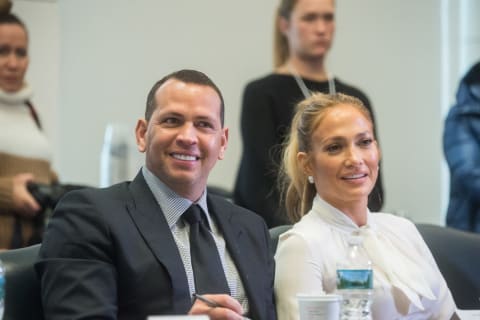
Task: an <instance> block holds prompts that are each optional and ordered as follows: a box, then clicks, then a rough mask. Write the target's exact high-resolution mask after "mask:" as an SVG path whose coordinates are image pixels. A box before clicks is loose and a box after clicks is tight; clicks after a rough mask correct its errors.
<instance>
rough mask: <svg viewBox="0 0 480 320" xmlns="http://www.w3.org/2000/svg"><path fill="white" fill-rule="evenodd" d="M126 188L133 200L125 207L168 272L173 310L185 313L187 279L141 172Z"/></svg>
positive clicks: (166, 227)
mask: <svg viewBox="0 0 480 320" xmlns="http://www.w3.org/2000/svg"><path fill="white" fill-rule="evenodd" d="M129 189H130V192H131V195H132V198H133V199H132V200H131V201H128V202H127V210H128V212H129V214H130V216H131V218H132V220H133V222H134V223H135V225H136V226H137V229H138V231H139V232H140V233H141V235H142V237H143V239H144V240H145V242H146V244H147V246H148V247H149V248H150V249H151V250H152V252H153V254H154V256H155V257H156V258H157V260H158V261H159V262H160V263H161V264H162V265H163V266H164V267H165V268H166V269H167V271H168V274H169V275H170V278H171V280H172V283H171V285H172V291H173V292H172V293H173V299H172V302H173V309H174V310H177V311H178V312H182V313H183V312H186V310H189V309H190V307H191V299H190V291H189V288H188V280H187V276H186V274H185V272H179V271H180V270H184V266H183V262H182V259H181V257H180V254H179V252H178V248H177V245H176V243H175V240H174V238H173V235H172V232H171V230H170V228H169V226H168V223H167V220H166V219H165V216H164V215H163V213H162V211H161V209H160V207H159V205H158V203H157V202H156V200H155V197H154V196H153V194H152V192H151V190H150V188H149V187H148V185H147V183H146V182H145V180H144V178H143V175H142V173H141V172H140V173H138V174H137V176H136V177H135V179H134V180H133V181H132V183H131V184H130V186H129Z"/></svg>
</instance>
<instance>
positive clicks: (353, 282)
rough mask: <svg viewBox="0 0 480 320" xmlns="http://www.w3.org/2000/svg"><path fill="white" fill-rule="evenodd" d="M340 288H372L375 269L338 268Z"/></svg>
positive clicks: (338, 286)
mask: <svg viewBox="0 0 480 320" xmlns="http://www.w3.org/2000/svg"><path fill="white" fill-rule="evenodd" d="M337 288H338V289H372V288H373V271H372V270H371V269H356V270H350V269H339V270H337Z"/></svg>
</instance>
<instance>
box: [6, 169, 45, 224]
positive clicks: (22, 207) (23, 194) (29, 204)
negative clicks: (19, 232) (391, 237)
mask: <svg viewBox="0 0 480 320" xmlns="http://www.w3.org/2000/svg"><path fill="white" fill-rule="evenodd" d="M33 179H34V176H33V174H31V173H20V174H17V175H15V176H14V177H13V193H12V196H13V199H12V202H13V209H14V210H15V211H16V212H17V213H18V214H20V215H22V216H25V217H33V216H35V215H37V214H38V213H39V211H40V209H41V207H40V205H39V204H38V202H37V201H36V200H35V199H34V198H33V196H32V195H31V194H30V192H29V191H28V189H27V183H28V182H30V181H33Z"/></svg>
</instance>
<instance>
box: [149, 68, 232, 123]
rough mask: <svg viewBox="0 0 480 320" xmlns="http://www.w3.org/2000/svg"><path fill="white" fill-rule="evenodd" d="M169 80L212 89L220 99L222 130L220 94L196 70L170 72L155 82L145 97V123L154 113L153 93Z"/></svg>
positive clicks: (207, 78) (211, 82)
mask: <svg viewBox="0 0 480 320" xmlns="http://www.w3.org/2000/svg"><path fill="white" fill-rule="evenodd" d="M169 79H176V80H179V81H182V82H185V83H194V84H198V85H203V86H208V87H211V88H212V89H214V90H215V92H216V93H217V94H218V96H219V98H220V121H221V123H222V128H223V125H224V122H225V103H224V100H223V96H222V93H221V92H220V89H219V88H218V87H217V85H216V84H215V83H214V82H213V81H212V79H210V78H209V77H208V76H207V75H206V74H204V73H203V72H200V71H196V70H189V69H184V70H179V71H175V72H172V73H170V74H169V75H167V76H165V77H163V78H162V79H160V80H159V81H157V82H156V83H155V84H154V85H153V87H152V89H150V92H149V93H148V96H147V108H146V109H145V119H146V120H147V121H149V120H150V118H151V116H152V114H153V112H154V111H155V108H156V107H157V105H156V103H155V93H156V92H157V90H158V88H160V86H161V85H162V84H164V83H165V82H167V80H169Z"/></svg>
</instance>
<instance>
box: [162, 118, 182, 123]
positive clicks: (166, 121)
mask: <svg viewBox="0 0 480 320" xmlns="http://www.w3.org/2000/svg"><path fill="white" fill-rule="evenodd" d="M178 122H179V120H178V119H177V118H166V119H164V120H163V123H166V124H177V123H178Z"/></svg>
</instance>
